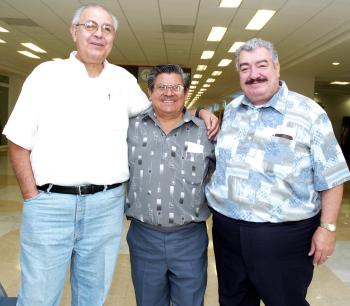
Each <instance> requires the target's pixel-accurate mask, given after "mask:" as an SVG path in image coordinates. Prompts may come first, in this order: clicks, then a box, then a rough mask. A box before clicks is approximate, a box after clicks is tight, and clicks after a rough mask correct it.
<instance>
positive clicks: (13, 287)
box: [0, 151, 350, 306]
mask: <svg viewBox="0 0 350 306" xmlns="http://www.w3.org/2000/svg"><path fill="white" fill-rule="evenodd" d="M21 208H22V203H21V195H20V192H19V189H18V186H17V183H16V179H15V177H14V175H13V172H12V170H11V167H10V165H9V161H8V157H7V152H6V151H0V281H1V283H2V284H3V286H4V287H5V289H6V291H7V293H8V294H9V295H10V296H15V295H16V293H17V290H18V287H19V280H20V271H19V263H18V259H19V247H18V237H19V235H18V232H19V231H18V228H19V225H20V218H21ZM127 227H128V222H127V221H125V226H124V235H125V233H126V230H127ZM338 227H339V230H338V234H337V238H338V240H337V249H336V252H335V254H334V255H333V256H332V257H331V258H330V259H329V261H328V262H327V264H326V265H324V266H321V267H317V268H316V269H315V274H314V280H313V283H312V285H311V287H310V289H309V293H308V300H309V302H310V304H311V305H312V306H349V305H350V184H349V183H348V184H347V185H346V186H345V196H344V200H343V205H342V210H341V214H340V218H339V222H338ZM208 228H210V221H209V222H208ZM69 294H70V293H69V284H68V281H67V284H66V288H65V291H64V294H63V298H62V304H61V305H64V306H66V305H70V303H69ZM112 305H114V306H115V305H118V306H126V305H127V306H134V305H136V303H135V298H134V292H133V287H132V283H131V278H130V264H129V255H128V248H127V245H126V243H125V239H124V240H123V244H122V248H121V252H120V255H119V259H118V265H117V268H116V271H115V276H114V281H113V285H112V288H111V290H110V293H109V297H108V300H107V303H106V306H112ZM205 305H206V306H216V305H218V302H217V282H216V272H215V263H214V255H213V249H212V244H211V243H210V245H209V268H208V287H207V291H206V298H205ZM92 306H93V305H92Z"/></svg>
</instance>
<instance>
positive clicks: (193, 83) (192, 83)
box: [191, 81, 199, 85]
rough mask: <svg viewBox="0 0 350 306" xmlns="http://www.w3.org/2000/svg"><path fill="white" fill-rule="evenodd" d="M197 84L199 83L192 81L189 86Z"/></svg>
mask: <svg viewBox="0 0 350 306" xmlns="http://www.w3.org/2000/svg"><path fill="white" fill-rule="evenodd" d="M198 83H199V81H192V82H191V85H197V84H198Z"/></svg>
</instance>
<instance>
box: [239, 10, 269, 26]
mask: <svg viewBox="0 0 350 306" xmlns="http://www.w3.org/2000/svg"><path fill="white" fill-rule="evenodd" d="M275 13H276V11H272V10H258V11H257V12H256V13H255V15H254V16H253V18H252V19H251V20H250V21H249V23H248V25H247V26H246V27H245V29H246V30H261V29H262V28H263V27H264V25H265V24H266V23H267V22H268V21H269V20H270V19H271V17H272V16H273V15H274V14H275Z"/></svg>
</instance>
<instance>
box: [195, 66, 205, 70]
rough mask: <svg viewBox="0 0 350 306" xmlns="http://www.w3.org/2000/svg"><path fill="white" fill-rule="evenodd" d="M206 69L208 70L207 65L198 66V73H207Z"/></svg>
mask: <svg viewBox="0 0 350 306" xmlns="http://www.w3.org/2000/svg"><path fill="white" fill-rule="evenodd" d="M205 69H207V65H198V66H197V69H196V70H197V71H205Z"/></svg>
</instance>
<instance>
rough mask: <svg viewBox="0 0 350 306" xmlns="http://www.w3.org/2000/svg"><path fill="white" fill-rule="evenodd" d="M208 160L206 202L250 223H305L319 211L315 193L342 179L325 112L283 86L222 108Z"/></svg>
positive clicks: (346, 175) (343, 173)
mask: <svg viewBox="0 0 350 306" xmlns="http://www.w3.org/2000/svg"><path fill="white" fill-rule="evenodd" d="M216 159H217V163H216V171H215V173H214V174H213V176H212V179H211V182H210V184H208V186H207V199H208V202H209V205H210V206H211V207H213V208H214V209H215V210H217V211H218V212H220V213H221V214H223V215H225V216H228V217H230V218H233V219H240V220H245V221H250V222H285V221H296V220H303V219H308V218H311V217H313V216H314V215H316V214H317V213H318V212H319V211H320V209H321V198H320V191H323V190H327V189H330V188H332V187H334V186H336V185H339V184H341V183H343V182H345V181H348V180H349V179H350V173H349V170H348V167H347V164H346V161H345V159H344V156H343V154H342V151H341V149H340V147H339V145H338V143H337V140H336V138H335V136H334V133H333V129H332V125H331V122H330V120H329V118H328V116H327V114H326V113H325V111H324V110H323V109H322V108H321V107H320V106H319V105H317V103H315V102H314V101H312V100H311V99H309V98H307V97H305V96H302V95H300V94H297V93H295V92H292V91H289V90H288V88H287V86H286V84H285V83H284V82H281V86H280V89H279V91H278V92H277V93H276V94H275V95H274V96H273V97H272V99H271V100H270V101H269V102H268V103H266V104H265V105H264V106H262V107H255V106H254V105H253V104H252V103H251V102H250V101H248V100H247V99H246V97H245V96H244V95H242V96H239V97H238V98H236V99H235V100H233V101H232V102H231V103H230V104H229V105H228V106H227V108H226V109H225V114H224V120H223V124H222V129H221V132H220V133H219V136H218V141H217V145H216Z"/></svg>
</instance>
